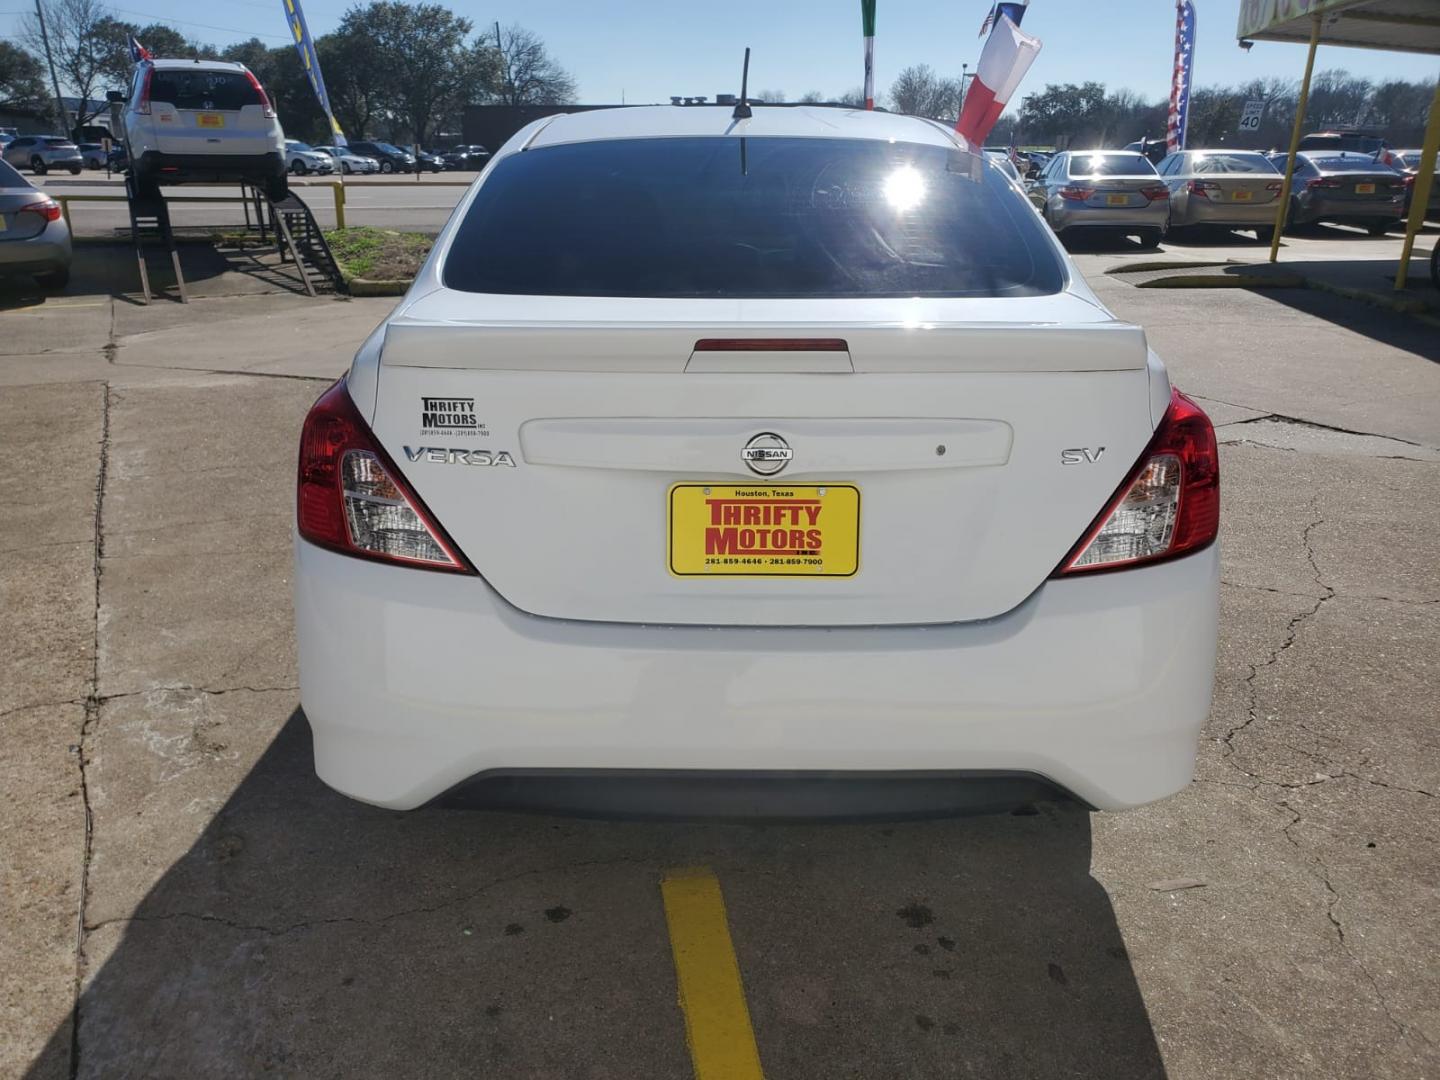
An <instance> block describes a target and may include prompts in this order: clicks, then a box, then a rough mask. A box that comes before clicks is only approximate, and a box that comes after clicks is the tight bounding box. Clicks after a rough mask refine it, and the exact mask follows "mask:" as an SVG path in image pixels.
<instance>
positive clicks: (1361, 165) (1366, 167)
mask: <svg viewBox="0 0 1440 1080" xmlns="http://www.w3.org/2000/svg"><path fill="white" fill-rule="evenodd" d="M1310 164H1311V165H1314V166H1315V167H1316V168H1317V169H1319V170H1320V171H1321V172H1394V171H1395V170H1394V169H1392V168H1390V166H1389V165H1382V164H1380V163H1379V162H1378V161H1374V160H1372V159H1370V158H1367V157H1363V156H1360V155H1356V156H1355V157H1315V156H1313V155H1312V156H1311V158H1310Z"/></svg>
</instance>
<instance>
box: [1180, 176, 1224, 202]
mask: <svg viewBox="0 0 1440 1080" xmlns="http://www.w3.org/2000/svg"><path fill="white" fill-rule="evenodd" d="M1185 190H1186V191H1188V192H1190V194H1191V195H1199V196H1200V198H1202V199H1208V198H1209V197H1210V192H1212V191H1219V190H1220V185H1219V184H1217V183H1215V181H1213V180H1191V181H1190V182H1189V183H1188V184H1186V185H1185Z"/></svg>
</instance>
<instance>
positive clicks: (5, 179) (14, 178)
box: [0, 161, 31, 188]
mask: <svg viewBox="0 0 1440 1080" xmlns="http://www.w3.org/2000/svg"><path fill="white" fill-rule="evenodd" d="M30 186H31V184H30V181H29V180H26V179H25V178H24V177H23V176H21V175H20V174H19V173H18V172H16V171H15V170H14V169H12V168H11V167H10V166H9V165H7V164H6V163H5V162H3V161H0V188H17V187H18V188H28V187H30Z"/></svg>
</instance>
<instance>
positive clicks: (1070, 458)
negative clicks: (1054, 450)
mask: <svg viewBox="0 0 1440 1080" xmlns="http://www.w3.org/2000/svg"><path fill="white" fill-rule="evenodd" d="M1104 453H1105V448H1104V447H1103V446H1097V447H1096V448H1095V449H1094V450H1092V449H1090V447H1088V446H1077V447H1075V448H1073V449H1071V450H1061V451H1060V464H1061V465H1087V464H1088V465H1094V464H1095V463H1096V462H1097V461H1099V460H1100V458H1101V456H1102V455H1103V454H1104Z"/></svg>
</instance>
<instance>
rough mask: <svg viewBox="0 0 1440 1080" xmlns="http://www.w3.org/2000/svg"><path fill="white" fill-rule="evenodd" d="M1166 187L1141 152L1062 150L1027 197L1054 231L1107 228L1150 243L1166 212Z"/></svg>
mask: <svg viewBox="0 0 1440 1080" xmlns="http://www.w3.org/2000/svg"><path fill="white" fill-rule="evenodd" d="M1169 197H1170V190H1169V189H1168V188H1167V187H1166V186H1165V185H1164V184H1162V183H1161V182H1160V177H1159V176H1157V175H1156V173H1155V166H1154V165H1151V164H1150V161H1149V159H1148V158H1146V157H1145V155H1144V154H1137V153H1133V152H1130V151H1125V150H1085V151H1074V150H1067V151H1065V153H1063V154H1057V155H1056V156H1055V157H1054V159H1052V160H1051V162H1050V164H1049V165H1047V166H1046V167H1045V171H1044V172H1042V173H1041V174H1040V175H1039V176H1038V177H1036V178H1035V183H1034V184H1032V185H1031V187H1030V201H1031V202H1033V203H1034V204H1035V205H1036V206H1037V207H1038V208H1039V210H1040V213H1041V215H1042V216H1043V217H1044V218H1045V220H1046V221H1048V222H1049V223H1050V227H1051V228H1052V229H1054V230H1055V234H1056V235H1057V236H1064V235H1065V234H1067V233H1069V232H1071V231H1072V230H1087V231H1088V230H1101V229H1104V230H1109V231H1110V232H1112V233H1122V234H1125V235H1128V236H1138V237H1139V238H1140V243H1141V244H1142V245H1143V246H1144V247H1155V246H1156V245H1158V244H1159V243H1160V238H1161V236H1163V235H1164V232H1165V221H1166V219H1167V217H1168V216H1169V213H1170V207H1169V202H1170V198H1169Z"/></svg>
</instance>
